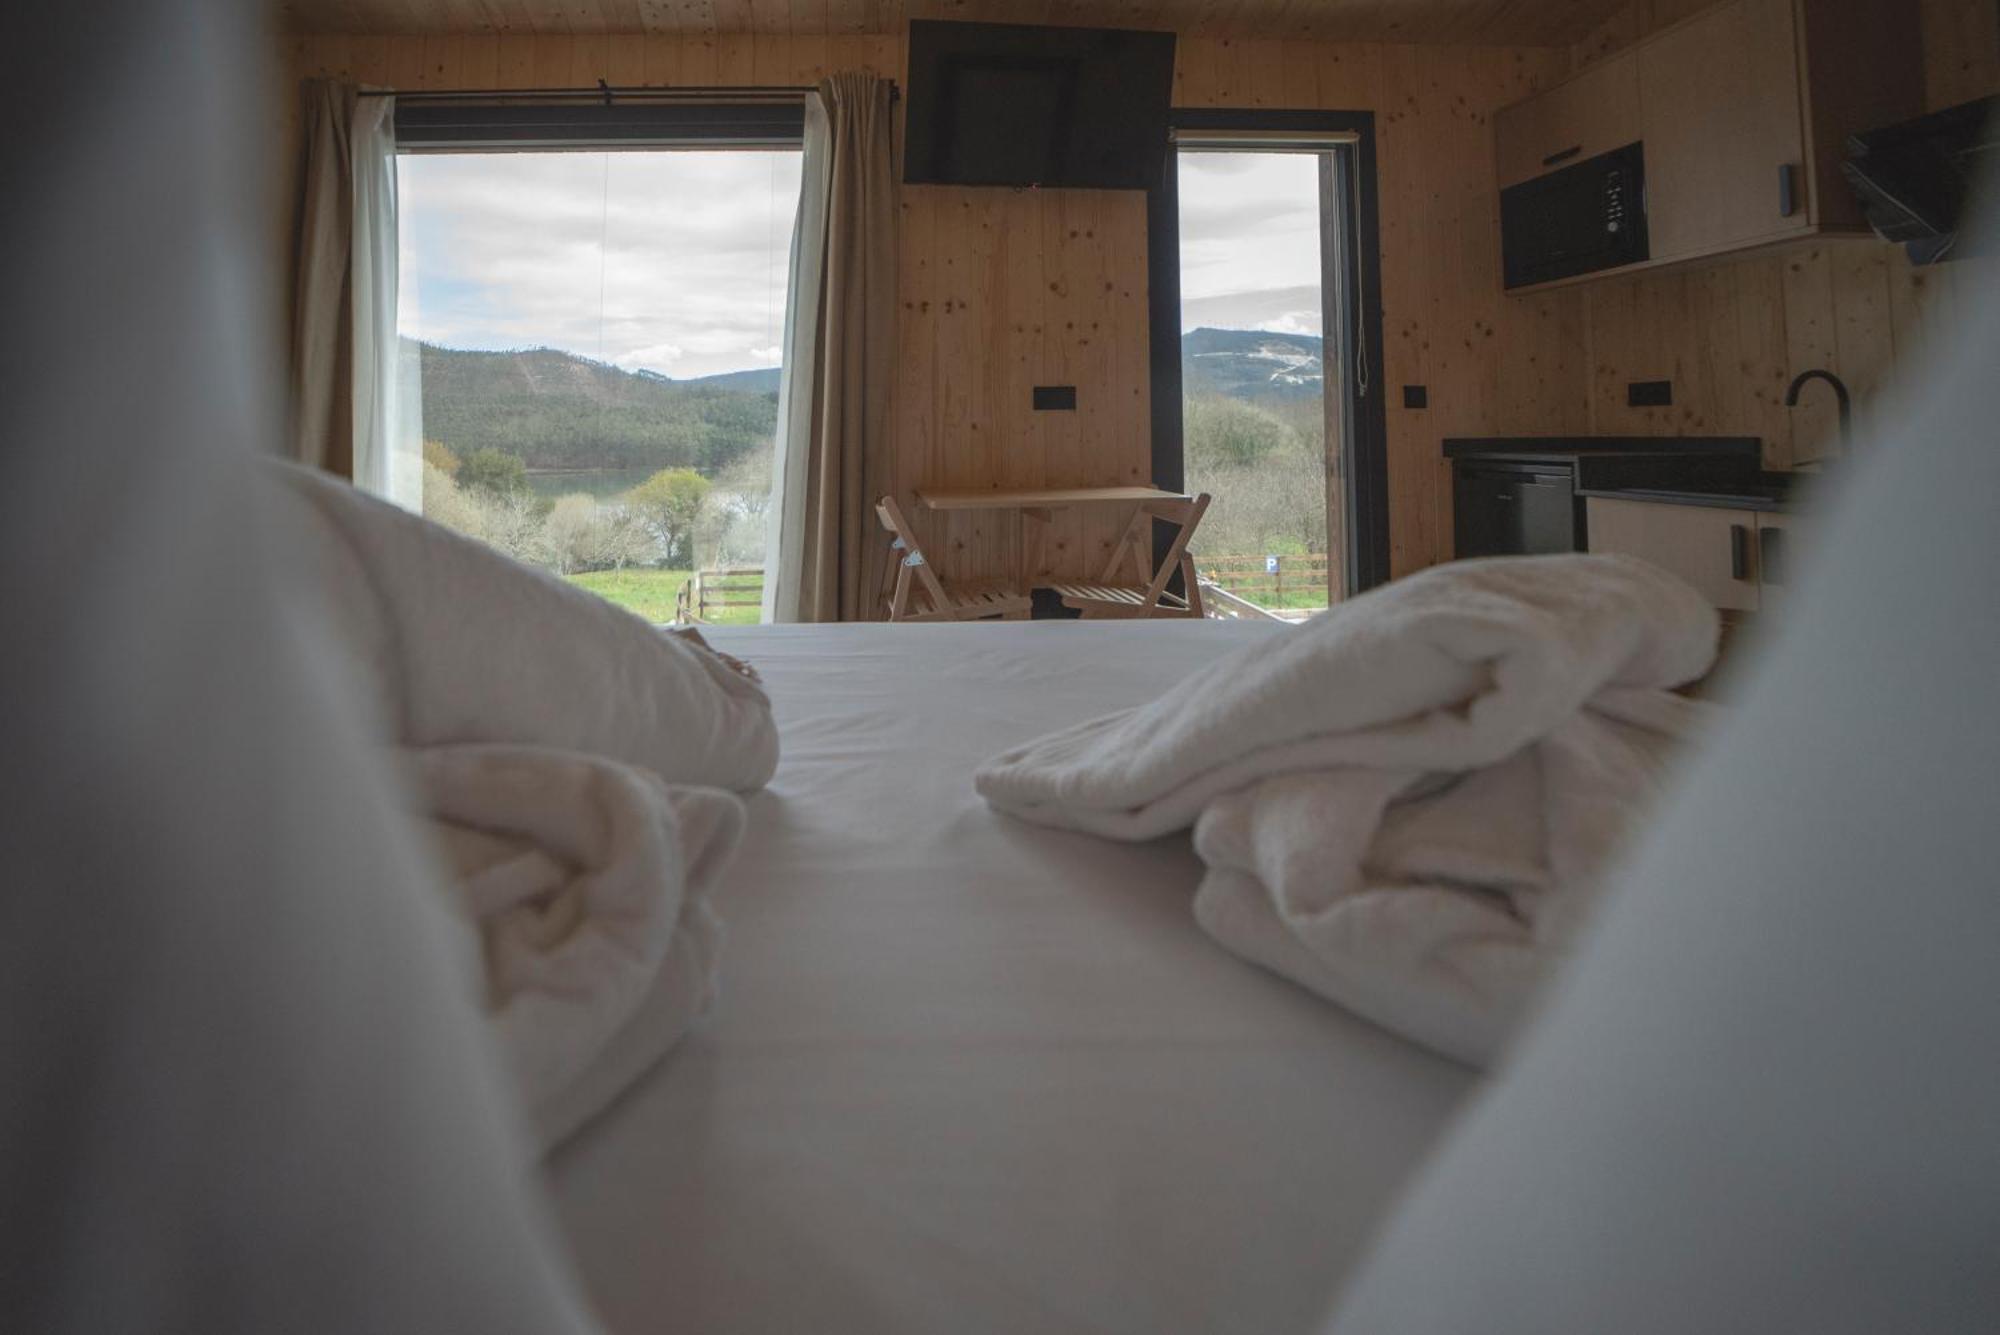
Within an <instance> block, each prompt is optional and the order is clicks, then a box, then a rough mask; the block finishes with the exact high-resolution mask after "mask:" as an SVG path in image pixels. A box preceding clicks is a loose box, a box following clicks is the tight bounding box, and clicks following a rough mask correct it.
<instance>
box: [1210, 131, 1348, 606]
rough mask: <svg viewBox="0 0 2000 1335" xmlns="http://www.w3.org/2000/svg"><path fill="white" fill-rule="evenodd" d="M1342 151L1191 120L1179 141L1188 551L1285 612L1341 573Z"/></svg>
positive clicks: (1224, 581)
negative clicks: (1192, 126)
mask: <svg viewBox="0 0 2000 1335" xmlns="http://www.w3.org/2000/svg"><path fill="white" fill-rule="evenodd" d="M1336 152H1337V147H1336V146H1335V145H1333V144H1323V145H1317V146H1314V145H1304V146H1302V145H1298V144H1285V145H1276V144H1274V145H1271V146H1268V147H1266V146H1264V145H1261V144H1246V143H1244V142H1243V141H1242V140H1241V139H1229V138H1223V137H1217V138H1215V139H1213V140H1204V139H1202V138H1200V137H1198V136H1194V135H1189V134H1185V133H1184V134H1182V135H1181V136H1180V139H1179V151H1178V153H1177V154H1176V165H1177V167H1178V181H1177V191H1178V205H1179V229H1180V236H1179V241H1180V300H1181V387H1182V459H1183V469H1184V478H1185V485H1186V487H1187V489H1188V490H1189V491H1195V492H1207V493H1209V494H1210V495H1211V496H1212V497H1213V498H1214V500H1213V502H1212V503H1211V505H1210V507H1209V511H1208V515H1207V517H1206V518H1205V519H1204V520H1203V522H1202V526H1201V529H1200V530H1199V533H1198V535H1197V537H1196V539H1195V543H1194V551H1195V564H1196V567H1197V568H1198V570H1199V571H1200V572H1201V575H1202V578H1203V580H1204V582H1205V583H1206V584H1207V585H1209V586H1210V587H1211V588H1219V589H1221V590H1222V591H1223V592H1224V593H1225V594H1227V595H1229V596H1231V597H1234V598H1239V599H1242V600H1244V601H1247V602H1249V603H1253V604H1255V605H1256V606H1257V607H1260V608H1263V609H1265V610H1266V611H1269V612H1271V613H1274V614H1276V615H1278V616H1281V617H1285V618H1287V619H1297V618H1302V617H1304V616H1307V615H1310V614H1311V613H1312V612H1314V611H1318V610H1320V609H1322V608H1325V607H1326V606H1327V605H1328V603H1329V602H1330V601H1331V600H1332V599H1335V598H1338V597H1339V596H1340V591H1341V589H1342V588H1343V587H1344V583H1345V580H1344V573H1343V571H1342V570H1341V560H1342V558H1341V553H1342V551H1343V543H1342V541H1341V534H1340V516H1341V515H1342V513H1343V510H1344V504H1343V498H1342V497H1341V495H1340V473H1341V469H1340V460H1341V458H1342V455H1343V449H1342V441H1343V431H1344V429H1345V424H1344V423H1343V421H1342V420H1341V419H1342V409H1341V405H1342V404H1343V402H1345V394H1344V393H1343V392H1342V387H1341V385H1340V383H1339V375H1340V369H1341V368H1342V367H1343V366H1344V365H1346V360H1345V358H1344V356H1343V355H1342V352H1341V348H1340V346H1339V344H1340V335H1339V331H1340V330H1341V329H1343V328H1345V327H1346V322H1345V321H1344V320H1342V319H1341V318H1340V303H1341V301H1342V300H1343V298H1344V293H1343V292H1342V291H1341V287H1342V284H1341V283H1340V281H1339V275H1340V274H1341V273H1342V272H1343V270H1342V266H1341V265H1340V264H1339V263H1337V255H1338V248H1339V246H1340V244H1341V241H1340V237H1339V220H1338V212H1339V211H1338V210H1337V209H1336V208H1334V207H1332V201H1334V200H1335V199H1337V198H1338V196H1337V194H1336V189H1337V173H1338V170H1339V164H1338V163H1337V162H1336V159H1335V154H1336ZM1329 275H1331V276H1332V281H1329ZM1329 331H1332V337H1333V341H1334V346H1333V347H1331V348H1329V347H1328V337H1329Z"/></svg>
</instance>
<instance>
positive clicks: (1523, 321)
mask: <svg viewBox="0 0 2000 1335" xmlns="http://www.w3.org/2000/svg"><path fill="white" fill-rule="evenodd" d="M1568 68H1569V59H1568V56H1567V53H1565V52H1563V51H1559V50H1555V49H1550V48H1505V47H1453V46H1380V45H1334V44H1310V43H1298V42H1283V43H1281V42H1259V41H1254V40H1227V39H1225V40H1217V41H1183V42H1182V43H1181V59H1180V67H1179V69H1178V71H1177V75H1176V90H1175V101H1176V103H1177V104H1179V105H1182V106H1218V107H1288V108H1302V107H1316V108H1328V109H1336V110H1350V111H1373V112H1374V113H1375V115H1376V147H1377V162H1378V170H1379V173H1380V182H1379V186H1380V212H1381V229H1382V230H1381V251H1382V253H1381V266H1382V307H1383V313H1382V335H1383V345H1384V347H1383V355H1384V362H1385V364H1384V365H1383V366H1382V367H1380V368H1377V374H1376V382H1377V384H1378V385H1379V386H1380V388H1381V391H1382V392H1383V393H1384V394H1386V395H1387V399H1388V413H1387V418H1388V432H1389V441H1388V445H1389V544H1390V568H1391V571H1392V573H1394V574H1397V575H1402V574H1406V573H1408V572H1409V571H1411V570H1415V569H1418V568H1420V567H1422V566H1426V565H1430V564H1432V563H1434V562H1436V561H1440V560H1443V559H1445V558H1447V557H1449V556H1450V554H1451V487H1450V485H1449V484H1450V470H1449V468H1448V466H1447V465H1446V463H1445V461H1444V457H1443V453H1442V451H1441V448H1440V444H1441V442H1442V441H1443V439H1444V438H1445V437H1447V436H1454V435H1502V434H1513V433H1522V432H1550V433H1576V432H1579V431H1581V430H1583V428H1584V412H1583V400H1582V396H1581V395H1580V394H1578V393H1577V392H1576V388H1575V387H1576V386H1577V384H1578V383H1580V381H1581V379H1582V377H1583V374H1584V370H1585V363H1584V361H1583V338H1582V328H1583V325H1582V313H1583V301H1582V298H1581V296H1580V295H1579V294H1578V293H1576V292H1575V291H1573V290H1572V291H1564V292H1557V293H1552V294H1543V295H1538V296H1531V297H1519V298H1510V297H1507V296H1505V295H1503V294H1502V292H1501V288H1500V220H1499V190H1498V186H1497V184H1496V182H1495V178H1494V161H1493V130H1492V113H1493V112H1494V111H1495V110H1497V109H1498V108H1500V107H1502V106H1505V105H1507V104H1508V103H1510V102H1517V101H1519V100H1520V99H1522V98H1524V97H1527V96H1529V95H1531V94H1533V93H1534V92H1536V91H1538V90H1539V89H1541V88H1544V87H1547V86H1548V85H1550V84H1552V83H1554V82H1555V81H1557V80H1558V79H1560V78H1562V77H1563V75H1564V74H1566V73H1567V71H1568ZM1405 385H1424V386H1426V387H1427V388H1428V390H1429V395H1428V397H1429V406H1428V407H1427V408H1423V409H1406V408H1404V407H1403V397H1402V388H1403V386H1405Z"/></svg>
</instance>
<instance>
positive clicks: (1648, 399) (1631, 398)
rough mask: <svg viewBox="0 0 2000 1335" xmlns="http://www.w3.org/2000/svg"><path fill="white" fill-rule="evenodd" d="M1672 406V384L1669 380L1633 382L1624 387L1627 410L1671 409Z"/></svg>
mask: <svg viewBox="0 0 2000 1335" xmlns="http://www.w3.org/2000/svg"><path fill="white" fill-rule="evenodd" d="M1673 405H1674V382H1673V381H1671V380H1634V381H1631V382H1630V383H1628V384H1627V385H1626V386H1625V406H1626V407H1628V408H1671V407H1673Z"/></svg>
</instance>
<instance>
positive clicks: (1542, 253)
mask: <svg viewBox="0 0 2000 1335" xmlns="http://www.w3.org/2000/svg"><path fill="white" fill-rule="evenodd" d="M1644 170H1645V168H1644V160H1643V156H1642V150H1641V148H1640V145H1638V144H1632V145H1629V146H1627V147H1625V148H1622V149H1617V150H1614V151H1613V152H1610V153H1605V154H1601V155H1599V156H1597V157H1594V158H1591V159H1588V160H1587V161H1584V162H1578V163H1573V164H1572V165H1570V166H1568V167H1564V168H1562V169H1561V170H1560V171H1554V172H1550V173H1548V174H1547V175H1546V176H1538V177H1536V178H1535V179H1533V180H1530V181H1523V182H1521V183H1520V184H1518V185H1514V186H1510V187H1508V188H1507V189H1506V190H1503V191H1502V192H1501V195H1500V227H1501V248H1502V255H1503V259H1504V268H1505V281H1506V285H1507V286H1508V287H1510V288H1511V287H1523V286H1526V285H1528V284H1530V283H1547V282H1552V281H1554V280H1556V279H1558V278H1570V277H1574V276H1576V275H1578V274H1586V273H1593V272H1596V271H1597V270H1600V269H1610V268H1615V267H1616V266H1618V265H1621V264H1631V263H1634V262H1636V261H1638V260H1643V259H1645V258H1646V253H1647V252H1646V226H1645V208H1644V193H1643V191H1644Z"/></svg>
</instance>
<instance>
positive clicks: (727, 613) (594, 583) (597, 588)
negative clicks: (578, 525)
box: [564, 570, 757, 626]
mask: <svg viewBox="0 0 2000 1335" xmlns="http://www.w3.org/2000/svg"><path fill="white" fill-rule="evenodd" d="M564 578H565V579H567V580H568V581H569V582H570V583H572V584H574V585H576V586H577V587H578V588H579V589H588V590H590V591H591V592H592V593H594V594H596V595H597V596H598V597H600V598H602V599H604V600H605V601H606V602H608V603H616V604H617V605H618V606H620V607H622V608H624V609H625V610H626V611H628V612H631V613H634V614H635V615H638V616H641V617H644V618H645V619H646V620H648V621H672V620H673V619H674V598H675V597H676V595H678V594H679V593H680V591H681V585H683V584H685V583H687V581H688V572H687V571H685V570H595V571H592V572H591V573H589V574H587V575H566V576H564ZM732 596H734V597H751V596H754V595H753V594H751V593H750V591H748V590H745V591H743V592H741V593H737V594H733V595H732ZM710 620H711V621H713V622H715V623H718V624H721V625H725V626H754V625H756V624H757V609H756V608H754V607H731V608H727V609H725V610H723V611H720V612H717V613H716V614H715V615H714V616H712V617H711V618H710Z"/></svg>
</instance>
